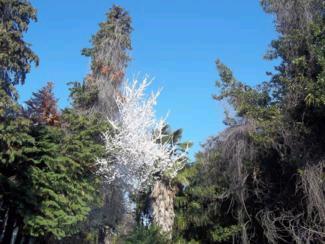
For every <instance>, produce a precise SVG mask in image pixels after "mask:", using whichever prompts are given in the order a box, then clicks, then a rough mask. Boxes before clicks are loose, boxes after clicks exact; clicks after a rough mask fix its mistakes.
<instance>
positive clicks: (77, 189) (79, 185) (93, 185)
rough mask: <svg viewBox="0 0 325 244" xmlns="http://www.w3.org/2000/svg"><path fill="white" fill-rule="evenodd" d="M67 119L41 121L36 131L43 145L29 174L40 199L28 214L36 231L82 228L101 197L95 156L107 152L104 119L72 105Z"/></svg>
mask: <svg viewBox="0 0 325 244" xmlns="http://www.w3.org/2000/svg"><path fill="white" fill-rule="evenodd" d="M61 121H62V124H63V128H58V127H50V126H42V125H39V126H36V127H35V128H34V129H33V132H32V134H33V137H34V138H35V140H36V147H37V149H38V150H37V152H35V154H34V155H33V160H34V162H35V163H34V165H31V166H30V168H29V179H30V183H31V186H30V187H31V190H32V192H33V194H34V198H35V199H36V201H34V202H33V203H34V204H35V205H34V207H33V208H32V209H34V210H35V211H33V212H31V213H29V214H28V213H26V214H25V215H24V217H25V223H26V229H27V230H28V233H29V234H30V235H32V236H41V237H42V236H49V235H53V236H54V237H55V238H62V237H65V236H69V235H72V234H75V233H77V232H78V231H79V228H78V227H79V226H78V224H80V223H81V222H82V221H85V220H86V218H87V215H88V213H89V212H90V209H91V206H95V205H96V204H99V201H100V199H99V198H98V192H97V189H98V187H99V179H98V178H97V177H96V176H95V174H94V171H95V169H96V167H95V164H94V162H95V157H96V156H95V155H98V156H100V155H102V154H103V153H104V148H103V147H102V146H101V145H100V144H99V141H100V132H101V130H102V129H104V127H103V124H99V123H98V122H96V119H95V118H93V119H92V118H86V117H84V116H80V115H77V114H75V113H74V112H73V111H71V110H65V111H63V113H62V117H61Z"/></svg>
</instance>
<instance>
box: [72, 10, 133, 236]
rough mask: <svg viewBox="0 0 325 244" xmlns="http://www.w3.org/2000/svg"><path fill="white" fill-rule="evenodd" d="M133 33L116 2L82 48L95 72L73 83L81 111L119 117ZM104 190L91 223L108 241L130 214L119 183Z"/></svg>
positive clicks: (107, 186) (129, 23) (101, 116)
mask: <svg viewBox="0 0 325 244" xmlns="http://www.w3.org/2000/svg"><path fill="white" fill-rule="evenodd" d="M131 32H132V26H131V17H130V16H129V14H128V13H127V11H125V10H124V9H123V8H121V7H119V6H116V5H114V6H113V7H112V8H111V9H110V10H109V11H108V13H107V19H106V21H104V22H102V23H100V29H99V31H98V32H97V33H96V34H95V35H94V36H93V37H92V41H91V42H92V47H91V48H85V49H83V50H82V54H83V55H85V56H86V57H90V59H91V72H90V74H88V75H87V76H86V78H85V79H84V81H83V82H82V83H79V82H73V83H72V87H71V97H72V101H73V107H74V109H76V110H77V111H79V113H82V114H88V115H89V114H92V115H95V116H99V119H101V120H103V121H106V119H107V117H108V118H109V119H113V118H116V117H117V116H118V111H117V106H116V103H115V95H116V93H118V92H119V91H118V90H119V87H120V84H121V81H122V80H123V78H124V73H125V69H126V67H127V65H128V62H129V61H130V57H129V54H128V51H129V50H130V49H131ZM103 132H104V131H103ZM101 189H102V194H103V197H104V205H103V206H102V207H101V208H95V209H93V211H92V214H91V215H90V220H89V222H90V223H91V225H93V228H97V229H99V241H100V242H104V241H105V239H110V238H111V234H112V232H116V231H117V229H118V226H119V225H120V224H122V222H125V221H124V220H126V219H128V217H126V216H125V214H126V215H128V213H126V208H125V204H124V201H125V199H124V198H125V197H124V192H123V191H124V190H123V187H122V186H121V184H120V183H119V182H117V181H115V182H112V183H111V184H109V185H107V183H103V184H102V187H101ZM122 225H126V223H124V224H122Z"/></svg>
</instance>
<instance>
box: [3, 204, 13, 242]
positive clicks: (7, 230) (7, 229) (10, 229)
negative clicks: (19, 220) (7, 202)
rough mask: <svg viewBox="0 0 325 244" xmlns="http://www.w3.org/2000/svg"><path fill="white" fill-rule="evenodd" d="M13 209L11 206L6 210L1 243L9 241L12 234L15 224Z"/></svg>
mask: <svg viewBox="0 0 325 244" xmlns="http://www.w3.org/2000/svg"><path fill="white" fill-rule="evenodd" d="M14 216H15V210H14V209H13V208H9V211H8V220H7V223H6V226H5V232H4V236H3V239H2V243H10V242H11V239H12V234H13V231H14V225H15V218H14Z"/></svg>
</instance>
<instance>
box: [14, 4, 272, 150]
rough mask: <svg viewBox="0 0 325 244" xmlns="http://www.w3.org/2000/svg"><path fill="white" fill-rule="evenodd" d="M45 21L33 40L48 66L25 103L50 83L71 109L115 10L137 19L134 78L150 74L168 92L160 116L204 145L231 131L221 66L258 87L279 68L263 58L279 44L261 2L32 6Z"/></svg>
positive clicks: (37, 73)
mask: <svg viewBox="0 0 325 244" xmlns="http://www.w3.org/2000/svg"><path fill="white" fill-rule="evenodd" d="M31 2H32V4H33V5H34V7H36V8H37V10H38V22H37V23H36V24H32V25H31V28H30V30H29V32H28V34H27V35H26V39H27V41H28V42H30V43H31V44H32V47H33V49H34V51H35V52H36V53H37V54H38V55H39V57H40V66H39V67H37V68H34V69H33V70H32V72H31V74H30V75H28V78H27V82H26V84H25V85H24V86H23V87H21V88H20V89H19V90H20V94H21V101H26V100H27V99H28V98H29V97H30V95H31V93H32V92H33V91H36V90H38V89H39V88H41V87H42V86H44V85H45V83H46V82H47V81H53V82H54V83H55V94H56V96H57V97H58V98H59V105H60V107H66V106H68V105H69V101H68V94H69V91H68V86H67V85H66V83H67V82H69V81H76V80H79V81H81V80H82V79H83V77H84V76H85V75H86V73H87V72H88V71H89V60H88V59H87V58H85V57H83V56H81V55H80V50H81V49H82V48H84V47H88V46H89V45H90V44H89V40H90V38H91V35H92V34H93V33H95V32H96V31H97V30H98V23H99V22H101V21H103V20H104V19H105V13H106V12H107V10H108V9H109V8H110V7H111V6H112V4H113V3H115V4H118V5H121V6H122V7H124V8H125V9H126V10H128V11H129V14H130V15H131V16H132V20H133V27H134V32H133V34H132V43H133V51H132V52H131V56H132V57H133V61H132V63H131V64H130V66H129V68H128V76H129V77H131V78H132V76H133V75H134V74H140V77H141V75H145V74H148V75H150V76H152V77H154V78H155V80H154V85H153V89H154V90H155V89H157V88H158V87H163V91H162V94H161V96H160V97H159V101H158V106H157V114H158V116H164V115H165V114H166V113H167V112H168V111H169V112H170V115H169V118H168V121H169V123H170V124H171V125H172V127H173V128H174V129H177V128H183V129H184V139H186V140H191V141H192V142H194V144H195V145H194V148H193V149H192V153H191V154H192V155H193V153H194V152H196V151H198V150H199V146H200V143H202V142H204V141H205V140H206V139H207V137H208V136H211V135H215V134H216V133H217V132H219V131H221V130H222V129H223V128H224V126H223V124H222V120H223V118H224V114H223V110H224V109H223V106H222V105H221V104H218V103H216V102H215V101H214V100H213V99H212V97H211V95H212V94H215V93H216V92H217V89H216V88H215V86H214V84H215V81H216V80H217V78H218V75H217V72H216V69H215V60H216V58H220V59H221V60H222V61H223V62H224V63H225V64H227V65H228V66H230V67H231V68H232V69H233V71H234V73H235V75H236V77H237V78H238V79H239V80H241V81H244V82H246V83H248V84H251V85H254V84H257V83H259V82H261V81H264V80H266V79H267V76H266V75H265V72H266V71H270V70H272V67H273V65H274V64H272V63H270V62H269V61H265V60H263V59H262V57H263V54H264V53H265V51H266V49H267V47H268V45H269V43H270V41H271V40H272V39H274V38H276V33H275V32H274V27H273V20H272V17H271V16H269V15H266V14H265V13H264V12H263V11H262V9H261V7H260V5H259V1H258V0H249V1H243V0H237V1H235V0H201V1H193V0H176V1H166V0H154V1H153V0H150V1H149V0H120V1H117V0H116V1H110V0H82V1H80V0H65V1H62V0H56V1H41V0H38V1H37V0H32V1H31Z"/></svg>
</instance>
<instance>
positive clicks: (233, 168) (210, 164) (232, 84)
mask: <svg viewBox="0 0 325 244" xmlns="http://www.w3.org/2000/svg"><path fill="white" fill-rule="evenodd" d="M262 6H263V7H264V9H265V10H266V11H267V12H269V13H273V14H274V15H275V23H276V27H277V30H278V32H279V34H280V37H279V39H277V40H275V41H272V44H271V47H272V48H271V50H269V52H268V53H267V55H266V58H270V59H273V58H281V59H282V62H281V64H280V65H279V66H277V67H276V72H275V73H274V74H271V73H270V75H271V80H270V82H266V83H263V84H261V85H259V86H258V87H256V88H252V87H249V86H247V85H245V84H244V83H242V82H240V81H238V80H236V79H235V78H234V76H233V74H232V72H231V70H230V69H229V68H228V67H226V66H225V65H224V64H222V63H221V62H220V61H217V68H218V71H219V75H220V78H221V80H220V81H219V82H217V86H218V87H219V88H220V94H219V95H217V96H214V98H215V99H217V100H224V99H225V100H226V101H228V102H229V103H230V104H231V105H232V107H233V109H234V114H233V115H232V116H231V115H230V114H229V113H228V114H227V117H226V121H225V122H226V124H227V125H228V128H227V129H226V130H225V131H224V132H222V133H221V134H220V135H219V136H217V137H213V138H212V139H211V140H209V141H208V143H207V145H206V146H205V147H204V148H203V150H202V152H201V153H200V154H199V155H198V162H199V164H198V165H197V166H195V167H199V169H200V167H201V169H200V170H199V171H198V173H197V174H194V178H192V179H193V180H192V182H191V183H190V185H189V187H186V188H185V189H184V191H182V192H181V193H180V195H179V197H178V200H177V202H178V204H179V207H178V208H179V210H178V214H177V217H176V218H177V221H176V226H178V227H177V228H178V230H179V231H180V232H181V233H182V234H181V236H182V237H183V238H185V239H186V240H187V241H189V240H191V239H194V240H196V241H199V242H203V243H209V242H210V243H214V242H221V243H233V242H234V241H235V242H237V243H251V242H253V243H322V239H323V238H324V232H325V230H324V221H325V215H324V213H325V212H324V204H323V202H324V201H325V197H324V192H325V190H324V146H325V141H324V139H325V137H324V114H325V113H324V112H325V111H324V108H325V107H324V103H323V95H322V94H324V92H325V90H324V84H323V83H324V57H325V53H324V3H323V1H317V0H310V1H309V0H307V1H304V0H295V1H294V0H292V1H282V0H265V1H262ZM191 170H192V169H191ZM201 177H203V178H201ZM211 186H212V189H211V188H210V187H211ZM210 207H212V211H211V212H210V211H209V209H210ZM188 216H193V217H188ZM175 235H176V236H177V232H176V234H175Z"/></svg>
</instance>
